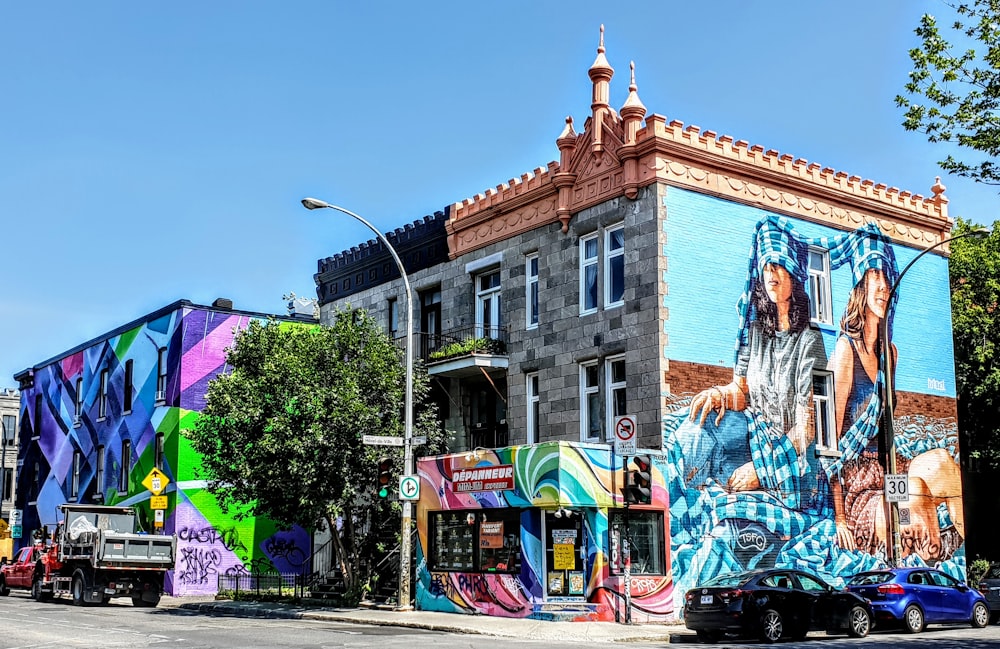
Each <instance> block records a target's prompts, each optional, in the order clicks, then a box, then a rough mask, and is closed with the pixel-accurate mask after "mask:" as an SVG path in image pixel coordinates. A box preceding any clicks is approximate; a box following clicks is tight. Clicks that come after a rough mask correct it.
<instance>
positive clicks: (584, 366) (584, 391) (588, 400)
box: [580, 361, 604, 442]
mask: <svg viewBox="0 0 1000 649" xmlns="http://www.w3.org/2000/svg"><path fill="white" fill-rule="evenodd" d="M600 383H601V381H600V372H599V370H598V366H597V361H587V362H586V363H580V440H581V441H584V442H594V441H600V440H601V438H602V437H603V432H604V420H603V418H602V417H601V385H600Z"/></svg>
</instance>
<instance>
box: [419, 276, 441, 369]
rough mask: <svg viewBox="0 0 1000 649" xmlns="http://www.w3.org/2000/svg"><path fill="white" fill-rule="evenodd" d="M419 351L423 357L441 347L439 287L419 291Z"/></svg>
mask: <svg viewBox="0 0 1000 649" xmlns="http://www.w3.org/2000/svg"><path fill="white" fill-rule="evenodd" d="M420 331H421V333H422V336H421V339H422V343H421V350H420V351H421V353H422V354H423V356H424V358H426V357H427V355H428V354H429V353H430V352H433V351H436V350H438V349H440V347H441V287H434V288H432V289H428V290H426V291H421V293H420Z"/></svg>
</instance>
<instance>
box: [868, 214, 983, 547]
mask: <svg viewBox="0 0 1000 649" xmlns="http://www.w3.org/2000/svg"><path fill="white" fill-rule="evenodd" d="M989 234H990V231H989V230H988V229H986V228H977V229H974V230H970V231H969V232H963V233H962V234H959V235H956V236H954V237H949V238H948V239H942V240H941V241H938V242H937V243H935V244H933V245H930V246H927V247H926V248H924V249H923V250H921V251H920V252H919V253H918V254H917V256H916V257H914V258H913V259H911V260H910V263H908V264H906V266H905V267H903V272H901V273H900V274H899V277H897V278H896V281H895V282H893V284H892V288H891V289H889V295H888V296H887V297H886V304H887V305H889V306H890V308H891V306H892V300H893V297H895V295H896V289H898V288H899V283H900V282H901V281H903V276H904V275H906V271H908V270H910V267H911V266H913V264H914V263H916V261H917V260H918V259H920V258H921V257H923V256H924V255H926V254H927V253H928V252H930V251H931V250H934V249H935V248H938V247H940V246H943V245H944V244H946V243H948V242H950V241H954V240H956V239H961V238H963V237H970V236H975V237H984V236H988V235H989ZM879 337H880V338H881V339H882V368H883V372H884V375H885V381H884V382H883V384H882V390H883V393H882V403H883V404H884V405H883V408H884V410H883V413H882V427H883V429H884V432H885V439H886V442H887V446H888V452H887V456H886V465H887V466H886V473H888V474H889V475H895V474H896V433H895V430H894V429H893V423H892V418H893V416H894V411H895V403H894V402H895V398H894V395H895V385H894V384H895V372H896V368H895V366H894V361H893V358H892V354H891V353H890V348H889V318H888V313H887V314H886V317H884V318H882V321H881V322H880V323H879ZM907 495H909V488H907ZM890 509H891V511H890V515H889V532H890V536H891V541H892V560H893V563H894V564H896V565H900V560H901V559H902V556H901V555H902V541H901V539H900V533H899V503H898V502H895V501H894V502H892V503H890Z"/></svg>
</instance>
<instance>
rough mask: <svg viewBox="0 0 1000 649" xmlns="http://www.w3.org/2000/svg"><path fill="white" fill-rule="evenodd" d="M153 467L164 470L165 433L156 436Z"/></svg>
mask: <svg viewBox="0 0 1000 649" xmlns="http://www.w3.org/2000/svg"><path fill="white" fill-rule="evenodd" d="M153 466H155V467H156V468H157V469H161V470H162V469H163V433H157V434H156V445H155V446H154V447H153Z"/></svg>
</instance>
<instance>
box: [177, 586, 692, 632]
mask: <svg viewBox="0 0 1000 649" xmlns="http://www.w3.org/2000/svg"><path fill="white" fill-rule="evenodd" d="M160 607H161V608H183V609H186V610H193V611H201V612H203V613H208V614H215V615H230V616H237V617H268V618H281V619H303V620H325V621H328V622H349V623H352V624H373V625H381V626H399V627H410V628H414V629H427V630H430V631H445V632H450V633H475V634H479V635H488V636H495V637H501V638H523V639H529V640H560V641H569V642H574V641H577V642H630V641H658V642H671V641H673V642H684V641H689V642H693V641H695V635H694V633H693V632H691V631H688V630H687V629H686V628H684V626H683V625H671V624H629V625H626V624H617V623H614V622H549V621H545V620H531V619H525V618H506V617H490V616H487V615H463V614H461V613H436V612H432V611H395V610H391V609H383V608H333V607H323V606H312V605H306V606H303V605H295V604H286V603H277V602H236V601H232V600H215V599H213V598H210V597H167V596H164V597H163V598H162V599H161V600H160ZM687 636H689V637H687Z"/></svg>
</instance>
